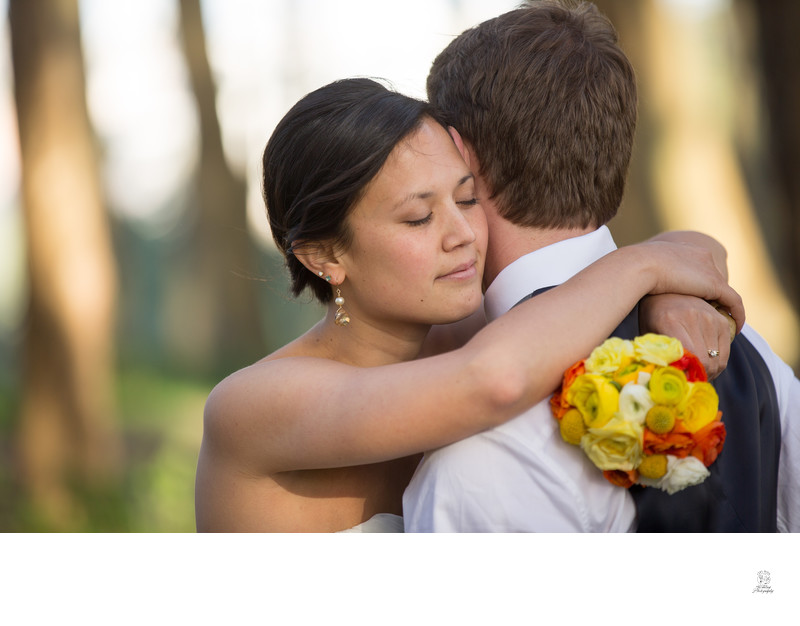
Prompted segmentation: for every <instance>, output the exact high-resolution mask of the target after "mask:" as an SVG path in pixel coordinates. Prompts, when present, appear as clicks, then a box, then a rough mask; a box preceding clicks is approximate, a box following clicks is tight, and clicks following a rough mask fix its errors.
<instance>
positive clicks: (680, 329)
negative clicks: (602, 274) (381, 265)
mask: <svg viewBox="0 0 800 626" xmlns="http://www.w3.org/2000/svg"><path fill="white" fill-rule="evenodd" d="M649 241H669V242H674V243H690V244H692V245H696V246H700V247H702V248H706V249H707V250H708V251H709V252H711V255H712V257H713V259H714V264H715V265H716V267H717V269H718V270H719V271H720V273H721V274H722V275H723V276H724V277H725V279H726V280H727V279H728V264H727V259H728V253H727V251H726V250H725V247H724V246H723V245H722V244H721V243H720V242H718V241H717V240H716V239H714V238H713V237H710V236H708V235H705V234H703V233H700V232H697V231H691V230H674V231H666V232H663V233H659V234H658V235H655V236H654V237H651V238H650V239H649ZM640 304H641V306H640V307H639V321H640V326H641V328H642V332H643V333H644V332H654V333H660V334H662V335H669V336H670V337H675V338H677V339H679V340H680V341H681V343H682V344H683V345H684V347H685V348H686V349H687V350H689V351H690V352H693V353H695V354H697V356H698V357H699V358H700V360H701V361H702V362H703V365H704V366H705V368H706V371H707V372H708V375H709V377H711V378H715V377H716V376H717V375H718V374H720V373H721V372H722V371H723V370H724V369H725V366H726V365H727V362H728V354H729V342H728V341H726V340H725V338H726V337H727V336H728V334H729V333H730V325H729V322H730V321H731V318H730V317H728V316H727V315H723V316H721V315H720V314H719V313H718V312H717V310H716V309H714V307H713V305H710V304H708V303H707V302H706V301H705V300H703V299H701V298H696V297H693V296H685V295H680V294H660V295H654V296H648V297H646V298H644V300H643V301H642V302H641V303H640ZM485 325H486V319H485V316H484V313H483V310H482V309H479V310H478V311H476V313H475V314H473V315H471V316H470V317H468V318H466V319H464V320H461V321H460V322H454V323H452V324H445V325H440V326H434V327H433V328H431V331H430V332H429V333H428V336H427V337H426V338H425V343H424V344H423V346H422V352H421V353H420V356H421V357H426V356H434V355H436V354H442V353H443V352H448V351H450V350H455V349H457V348H460V347H461V346H463V345H464V344H465V343H466V342H467V341H469V340H470V339H471V338H472V337H473V336H474V335H475V333H477V332H478V331H479V330H480V329H481V328H483V327H484V326H485ZM731 339H732V338H731ZM717 344H719V350H720V355H719V357H718V358H715V359H711V358H709V357H708V355H707V352H706V350H707V349H708V348H710V347H714V346H717Z"/></svg>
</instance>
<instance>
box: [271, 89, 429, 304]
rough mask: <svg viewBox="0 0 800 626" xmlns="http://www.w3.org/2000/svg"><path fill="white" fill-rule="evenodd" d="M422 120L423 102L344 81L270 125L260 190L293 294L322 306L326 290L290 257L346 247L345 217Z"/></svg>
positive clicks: (327, 297) (426, 112) (310, 96)
mask: <svg viewBox="0 0 800 626" xmlns="http://www.w3.org/2000/svg"><path fill="white" fill-rule="evenodd" d="M426 115H428V116H430V115H431V108H430V106H429V105H428V104H427V103H426V102H424V101H421V100H417V99H414V98H410V97H408V96H404V95H402V94H399V93H397V92H395V91H391V90H389V89H387V88H386V87H384V86H383V85H381V84H380V83H378V82H376V81H374V80H370V79H366V78H352V79H346V80H340V81H336V82H333V83H331V84H329V85H326V86H324V87H321V88H319V89H317V90H316V91H312V92H311V93H310V94H308V95H307V96H305V97H304V98H303V99H301V100H300V101H299V102H298V103H297V104H295V105H294V106H293V107H292V108H291V109H290V110H289V112H288V113H287V114H286V115H285V116H284V118H283V119H282V120H281V121H280V122H279V123H278V125H277V127H276V128H275V130H274V132H273V133H272V136H271V137H270V139H269V141H268V142H267V147H266V149H265V150H264V156H263V192H264V201H265V203H266V205H267V217H268V218H269V224H270V227H271V228H272V236H273V238H274V239H275V243H276V244H277V245H278V249H280V250H281V251H282V252H283V253H284V255H285V257H286V265H287V267H288V269H289V274H290V276H291V281H292V292H293V293H294V295H295V296H297V295H299V294H300V293H301V292H302V291H303V289H304V288H305V287H306V286H310V287H311V289H312V290H313V292H314V295H315V296H316V297H317V299H318V300H319V301H320V302H328V301H330V299H331V297H332V294H331V289H330V286H329V285H328V284H327V283H326V282H325V281H324V280H322V279H321V278H319V277H317V276H315V275H314V274H313V273H311V272H309V271H308V270H307V269H306V268H305V267H304V266H303V265H302V264H301V263H300V261H298V260H297V258H296V257H295V255H294V252H295V251H299V250H300V249H301V248H302V246H303V245H304V244H307V243H319V242H324V243H328V244H332V245H334V246H336V247H337V249H346V248H347V246H349V244H350V240H351V233H350V231H349V229H348V228H347V221H346V217H347V215H348V214H349V212H350V210H351V209H352V208H353V207H354V206H355V205H356V203H357V202H358V201H359V200H360V199H361V197H362V196H363V194H364V191H365V189H366V186H367V185H368V184H369V182H370V181H371V180H372V179H373V178H374V177H375V176H376V175H377V173H378V172H379V171H380V169H381V168H382V167H383V164H384V163H385V162H386V159H387V158H388V156H389V154H390V153H391V152H392V150H393V149H394V147H395V146H396V145H397V144H398V143H399V142H400V141H402V140H403V139H404V138H405V137H407V136H408V135H409V134H411V133H412V132H414V131H415V130H416V129H418V128H419V127H420V125H421V123H422V119H423V117H424V116H426Z"/></svg>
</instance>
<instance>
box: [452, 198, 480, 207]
mask: <svg viewBox="0 0 800 626" xmlns="http://www.w3.org/2000/svg"><path fill="white" fill-rule="evenodd" d="M456 204H458V205H459V206H466V207H470V206H475V205H476V204H478V199H477V198H470V199H469V200H457V201H456Z"/></svg>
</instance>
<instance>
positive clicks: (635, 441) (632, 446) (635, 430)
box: [581, 415, 642, 471]
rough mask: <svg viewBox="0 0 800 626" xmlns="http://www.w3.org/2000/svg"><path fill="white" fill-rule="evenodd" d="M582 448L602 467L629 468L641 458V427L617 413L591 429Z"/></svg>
mask: <svg viewBox="0 0 800 626" xmlns="http://www.w3.org/2000/svg"><path fill="white" fill-rule="evenodd" d="M581 448H583V451H584V452H585V453H586V456H588V457H589V459H591V461H592V463H594V464H595V465H596V466H597V467H598V468H600V469H601V470H625V471H628V470H632V469H635V468H636V467H637V466H638V465H639V463H640V462H641V459H642V427H641V426H640V425H639V424H636V423H634V422H629V421H628V420H626V419H625V418H623V417H621V416H619V415H617V416H615V417H614V418H613V419H611V420H609V422H608V423H607V424H606V425H605V426H604V427H602V428H590V429H589V430H588V431H587V432H586V434H585V435H584V436H583V439H581Z"/></svg>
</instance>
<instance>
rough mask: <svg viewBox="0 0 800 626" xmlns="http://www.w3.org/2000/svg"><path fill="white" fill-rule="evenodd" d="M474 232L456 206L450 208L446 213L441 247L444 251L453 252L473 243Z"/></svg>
mask: <svg viewBox="0 0 800 626" xmlns="http://www.w3.org/2000/svg"><path fill="white" fill-rule="evenodd" d="M475 238H476V236H475V231H474V230H473V229H472V225H471V224H470V223H469V220H468V219H467V217H466V215H465V214H464V212H463V211H461V210H460V209H459V208H458V207H457V206H455V205H454V206H452V207H450V209H449V210H448V211H447V225H446V230H445V232H444V235H443V238H442V247H443V248H444V250H445V251H449V250H453V249H455V248H458V247H459V246H463V245H466V244H470V243H472V242H473V241H475Z"/></svg>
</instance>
